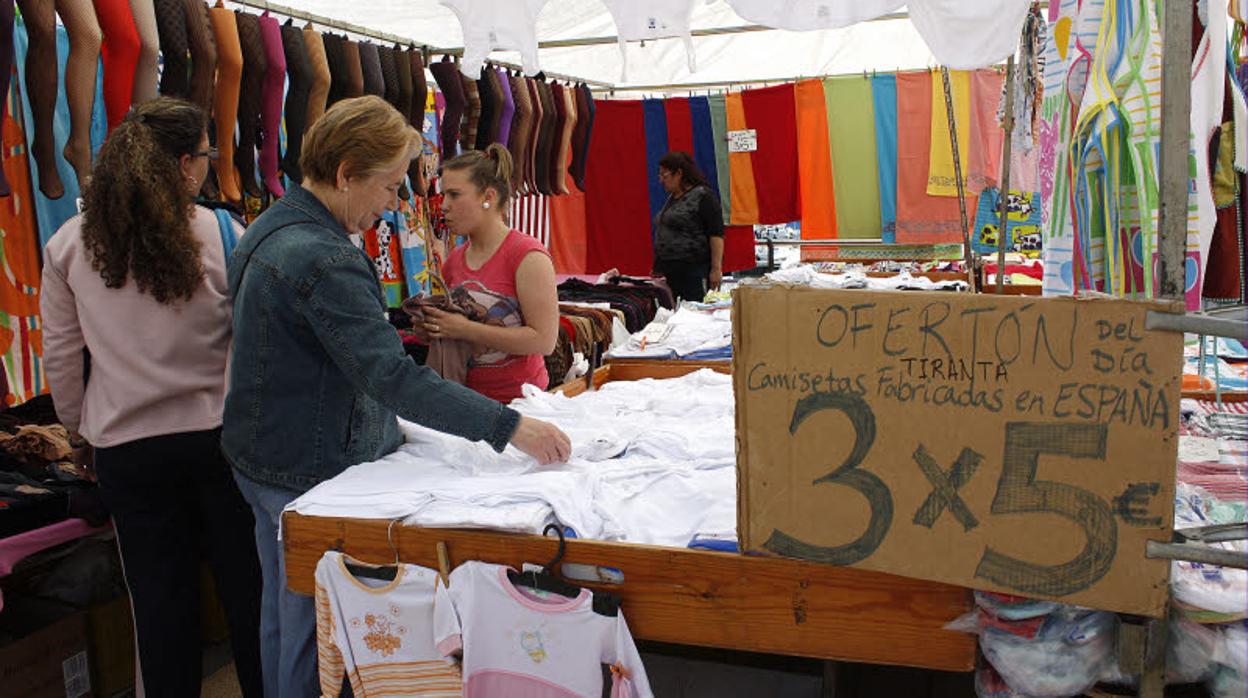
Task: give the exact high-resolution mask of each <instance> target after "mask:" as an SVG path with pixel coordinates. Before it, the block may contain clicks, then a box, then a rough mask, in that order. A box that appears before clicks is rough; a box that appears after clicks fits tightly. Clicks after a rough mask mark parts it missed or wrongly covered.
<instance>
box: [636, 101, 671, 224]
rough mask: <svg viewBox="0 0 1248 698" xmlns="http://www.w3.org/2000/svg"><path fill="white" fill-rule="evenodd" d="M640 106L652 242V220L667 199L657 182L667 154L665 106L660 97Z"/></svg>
mask: <svg viewBox="0 0 1248 698" xmlns="http://www.w3.org/2000/svg"><path fill="white" fill-rule="evenodd" d="M641 106H642V109H643V112H644V114H645V123H646V181H647V182H649V185H650V220H651V221H652V224H651V226H650V242H651V244H653V243H654V225H653V221H654V218H655V216H658V215H659V211H661V210H662V209H663V203H664V202H665V201H667V192H666V191H664V190H663V185H662V184H661V183H660V182H659V160H662V159H663V156H664V155H667V108H666V107H665V106H664V105H663V100H661V99H647V100H644V101H643V102H642V103H641Z"/></svg>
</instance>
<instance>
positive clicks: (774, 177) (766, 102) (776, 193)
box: [741, 83, 802, 225]
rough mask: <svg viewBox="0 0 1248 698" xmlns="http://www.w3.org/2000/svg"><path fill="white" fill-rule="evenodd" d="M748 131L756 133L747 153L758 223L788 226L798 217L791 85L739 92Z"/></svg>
mask: <svg viewBox="0 0 1248 698" xmlns="http://www.w3.org/2000/svg"><path fill="white" fill-rule="evenodd" d="M741 101H742V103H743V105H744V106H745V120H746V124H747V128H750V129H753V130H754V131H755V132H756V133H757V134H758V149H757V150H755V151H754V152H752V153H750V158H751V159H752V161H753V164H754V187H755V190H756V191H757V192H758V222H759V223H760V224H763V225H776V224H782V223H791V222H793V221H796V220H799V219H800V218H801V215H802V214H801V204H800V202H799V194H798V174H797V172H798V168H797V128H796V123H797V114H796V104H795V102H794V95H793V84H792V83H789V84H785V85H777V86H775V87H766V88H763V89H761V90H746V91H745V92H742V93H741Z"/></svg>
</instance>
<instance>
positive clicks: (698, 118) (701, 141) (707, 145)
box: [689, 97, 723, 197]
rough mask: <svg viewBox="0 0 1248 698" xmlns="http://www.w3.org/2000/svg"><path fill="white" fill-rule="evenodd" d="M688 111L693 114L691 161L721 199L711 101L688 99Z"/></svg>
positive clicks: (700, 98) (704, 98) (702, 98)
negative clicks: (692, 160)
mask: <svg viewBox="0 0 1248 698" xmlns="http://www.w3.org/2000/svg"><path fill="white" fill-rule="evenodd" d="M689 111H690V113H692V114H693V159H694V161H695V162H697V163H698V169H700V170H702V174H703V175H704V176H705V177H706V181H707V182H708V183H709V184H710V185H711V188H712V189H714V190H715V195H716V196H719V197H722V196H723V194H722V193H720V191H719V166H718V165H717V164H716V163H715V127H714V125H713V124H712V123H711V100H709V99H707V98H706V97H690V98H689Z"/></svg>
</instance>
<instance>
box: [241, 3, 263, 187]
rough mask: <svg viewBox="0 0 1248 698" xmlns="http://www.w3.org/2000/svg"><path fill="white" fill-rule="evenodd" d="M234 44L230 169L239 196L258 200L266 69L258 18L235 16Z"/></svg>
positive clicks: (246, 15) (248, 15)
mask: <svg viewBox="0 0 1248 698" xmlns="http://www.w3.org/2000/svg"><path fill="white" fill-rule="evenodd" d="M235 20H236V21H237V23H238V41H239V44H240V46H241V47H242V50H243V79H242V83H241V86H240V88H239V94H238V149H237V150H235V151H234V167H235V168H237V170H238V181H239V183H240V184H241V185H242V187H243V193H244V194H246V195H248V196H254V197H260V196H261V195H262V194H263V193H264V192H263V191H262V190H261V189H260V185H259V184H258V183H257V182H256V137H257V135H258V132H259V130H260V109H261V105H262V104H263V102H264V75H265V73H266V72H267V71H268V69H269V62H268V59H266V58H265V55H264V39H263V37H261V36H260V18H259V17H256V16H255V15H252V14H247V13H246V12H236V13H235Z"/></svg>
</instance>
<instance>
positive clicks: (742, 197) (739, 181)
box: [724, 92, 758, 225]
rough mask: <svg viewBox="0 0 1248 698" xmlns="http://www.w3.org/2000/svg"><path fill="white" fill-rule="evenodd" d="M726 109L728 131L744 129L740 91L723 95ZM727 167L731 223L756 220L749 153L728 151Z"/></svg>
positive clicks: (756, 205)
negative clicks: (730, 183)
mask: <svg viewBox="0 0 1248 698" xmlns="http://www.w3.org/2000/svg"><path fill="white" fill-rule="evenodd" d="M724 103H725V106H726V108H727V111H728V131H729V132H730V133H731V132H732V131H744V130H745V129H746V125H745V103H744V102H743V101H742V99H741V93H740V92H733V93H730V94H728V95H726V96H725V97H724ZM728 169H729V172H730V173H731V175H732V220H731V221H729V222H730V223H731V224H732V225H752V224H755V223H757V222H758V190H757V189H756V188H755V187H754V163H753V162H752V161H751V159H750V153H728Z"/></svg>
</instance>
